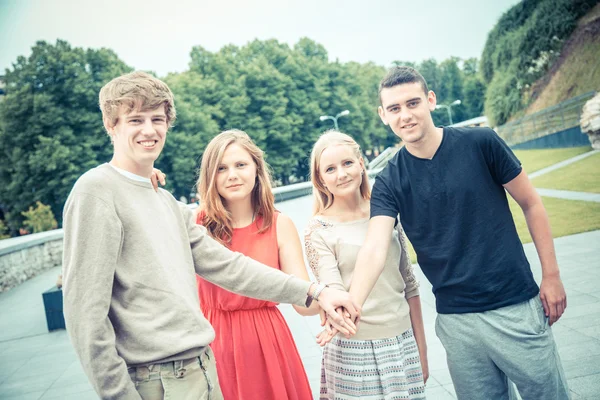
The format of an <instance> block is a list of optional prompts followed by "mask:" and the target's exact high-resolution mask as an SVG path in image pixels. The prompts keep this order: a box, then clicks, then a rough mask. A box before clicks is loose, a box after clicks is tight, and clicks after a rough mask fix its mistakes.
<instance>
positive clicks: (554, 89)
mask: <svg viewBox="0 0 600 400" xmlns="http://www.w3.org/2000/svg"><path fill="white" fill-rule="evenodd" d="M599 55H600V3H599V4H597V5H596V7H594V8H593V9H592V10H590V12H588V13H587V14H586V15H584V16H583V17H582V18H581V19H580V20H579V23H578V26H577V29H576V30H575V31H574V32H573V34H572V35H571V37H570V38H569V39H568V40H567V42H565V45H564V47H563V49H562V51H561V55H560V57H559V58H558V60H556V62H555V63H554V65H553V66H552V68H550V70H549V71H548V73H547V74H546V76H545V77H543V78H541V79H540V80H538V81H537V82H536V83H535V84H534V85H533V86H532V89H531V91H530V94H531V95H532V96H533V97H534V98H535V100H534V101H533V102H532V103H531V104H530V106H529V107H528V108H527V110H526V111H525V114H532V113H534V112H537V111H540V110H542V109H544V108H546V107H550V106H553V105H555V104H557V103H560V102H561V101H564V100H567V99H570V98H571V97H574V96H578V95H580V94H584V93H587V92H590V91H592V90H597V91H598V90H600V62H599V61H598V58H599Z"/></svg>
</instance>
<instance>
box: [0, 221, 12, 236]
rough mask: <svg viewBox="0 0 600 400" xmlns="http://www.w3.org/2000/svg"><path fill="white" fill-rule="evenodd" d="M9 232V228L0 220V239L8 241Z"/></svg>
mask: <svg viewBox="0 0 600 400" xmlns="http://www.w3.org/2000/svg"><path fill="white" fill-rule="evenodd" d="M7 230H8V228H7V227H6V225H5V224H4V221H2V220H1V219H0V239H6V238H9V237H10V236H9V235H7V234H6V231H7Z"/></svg>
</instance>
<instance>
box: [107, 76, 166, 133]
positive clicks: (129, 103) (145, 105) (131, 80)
mask: <svg viewBox="0 0 600 400" xmlns="http://www.w3.org/2000/svg"><path fill="white" fill-rule="evenodd" d="M98 97H99V103H100V110H101V111H102V118H103V119H104V120H105V121H106V122H107V123H108V124H109V125H110V126H115V125H116V124H117V122H118V120H119V112H120V111H121V107H123V106H124V107H125V112H126V113H130V112H132V111H133V110H139V111H149V110H154V109H156V108H158V107H160V106H161V105H164V106H165V114H166V116H167V124H168V126H171V125H172V124H173V122H175V118H176V112H175V103H174V100H173V93H172V92H171V89H169V87H168V86H167V84H166V83H164V82H163V81H161V80H160V79H157V78H155V77H153V76H152V75H150V74H147V73H146V72H142V71H136V72H131V73H129V74H125V75H121V76H119V77H118V78H115V79H113V80H112V81H110V82H108V83H107V84H106V85H104V86H103V87H102V89H100V95H99V96H98Z"/></svg>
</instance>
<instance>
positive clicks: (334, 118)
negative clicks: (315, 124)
mask: <svg viewBox="0 0 600 400" xmlns="http://www.w3.org/2000/svg"><path fill="white" fill-rule="evenodd" d="M348 114H350V111H348V110H344V111H342V112H341V113H339V114H338V115H336V116H335V117H332V116H331V115H321V116H320V117H319V119H320V120H321V121H325V120H327V119H330V120H332V121H333V126H334V127H335V130H336V131H339V128H338V122H337V120H338V118H339V117H343V116H344V115H348Z"/></svg>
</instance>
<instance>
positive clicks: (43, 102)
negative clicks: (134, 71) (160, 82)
mask: <svg viewBox="0 0 600 400" xmlns="http://www.w3.org/2000/svg"><path fill="white" fill-rule="evenodd" d="M130 70H131V69H130V68H129V67H127V66H126V65H125V64H124V63H123V62H121V61H120V60H119V59H118V57H117V56H116V55H115V53H114V52H113V51H111V50H107V49H100V50H91V49H90V50H84V49H81V48H73V47H71V46H70V45H69V44H68V43H67V42H65V41H62V40H58V41H57V42H56V44H54V45H53V44H49V43H47V42H44V41H40V42H37V43H36V44H35V46H33V48H32V51H31V54H30V55H29V57H27V58H26V57H23V56H20V57H18V58H17V60H16V62H15V63H13V66H12V68H10V69H7V70H6V74H5V82H6V96H5V99H4V101H3V102H2V103H0V125H1V126H2V129H0V141H1V142H2V144H3V146H2V149H3V150H2V156H3V162H2V163H1V164H0V195H1V198H2V207H4V211H5V216H6V220H7V223H8V225H9V228H10V229H11V231H12V232H13V233H14V232H16V230H18V228H19V227H20V226H21V225H22V220H23V216H22V214H21V211H22V208H21V207H22V205H23V204H32V203H34V202H36V201H41V202H43V203H44V204H48V205H49V206H50V207H51V209H52V212H53V213H54V215H59V216H60V215H62V207H63V205H64V202H65V200H66V198H67V195H68V194H69V191H70V189H71V187H72V185H73V183H74V182H75V180H76V179H77V177H78V176H79V175H81V174H82V173H83V172H85V171H86V170H88V169H90V168H92V167H94V166H96V165H98V164H99V163H102V162H106V161H108V160H109V159H110V154H112V150H111V146H110V141H109V139H108V136H107V135H106V133H105V132H104V129H103V127H102V120H101V117H100V112H99V110H98V92H99V90H100V88H101V87H102V85H103V84H105V83H106V82H107V81H108V80H109V79H111V78H113V77H115V76H117V75H119V74H122V73H124V72H128V71H130Z"/></svg>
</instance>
